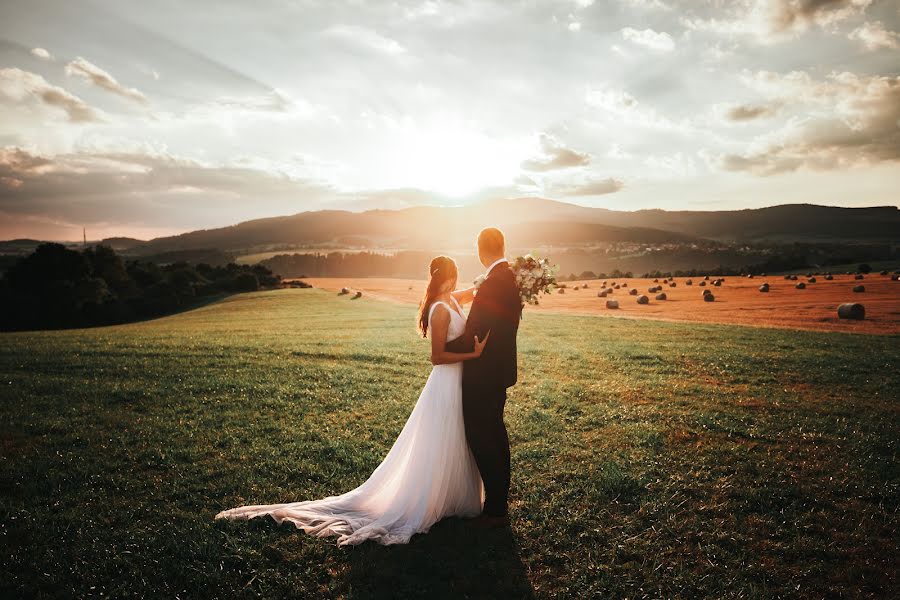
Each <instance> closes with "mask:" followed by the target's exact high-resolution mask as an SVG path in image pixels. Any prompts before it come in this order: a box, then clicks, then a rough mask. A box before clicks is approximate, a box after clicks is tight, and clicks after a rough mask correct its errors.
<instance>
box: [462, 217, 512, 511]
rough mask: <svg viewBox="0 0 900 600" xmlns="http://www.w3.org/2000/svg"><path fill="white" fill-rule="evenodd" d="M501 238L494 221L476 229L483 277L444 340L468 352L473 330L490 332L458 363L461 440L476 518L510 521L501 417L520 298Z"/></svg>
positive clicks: (509, 379) (506, 441)
mask: <svg viewBox="0 0 900 600" xmlns="http://www.w3.org/2000/svg"><path fill="white" fill-rule="evenodd" d="M505 254H506V240H505V239H504V238H503V232H501V231H500V230H499V229H497V228H495V227H488V228H487V229H483V230H482V231H481V233H479V234H478V258H479V260H481V264H482V265H484V266H485V268H486V269H487V271H486V276H487V278H486V279H485V280H484V282H483V283H482V284H481V286H480V287H479V288H478V292H477V293H476V294H475V300H474V302H473V303H472V308H471V309H470V310H469V318H468V320H467V322H466V332H465V334H464V335H461V336H459V337H458V338H456V339H455V340H453V341H452V342H450V343H448V344H447V350H448V351H449V352H470V351H471V350H472V343H473V340H474V338H475V336H476V335H477V336H478V338H479V339H484V336H485V335H487V333H488V332H490V333H491V337H490V339H489V340H488V343H487V345H486V346H485V347H484V351H483V353H482V355H481V356H480V357H478V358H474V359H472V360H467V361H465V362H464V363H463V379H462V386H463V389H462V401H463V421H464V422H465V427H466V441H467V442H468V443H469V447H470V448H471V449H472V454H473V455H474V457H475V462H476V463H477V464H478V470H479V471H480V472H481V479H482V481H483V482H484V492H485V499H484V512H483V514H482V515H481V517H479V521H480V524H481V525H483V526H487V527H497V526H505V525H508V524H509V516H508V513H507V501H508V498H509V471H510V464H509V437H508V436H507V434H506V425H505V424H504V423H503V408H504V406H506V388H508V387H511V386H512V385H514V384H515V383H516V334H517V333H518V330H519V318H520V317H521V314H522V302H521V300H520V299H519V288H518V286H517V285H516V277H515V275H514V274H513V272H512V270H511V269H510V268H509V263H508V262H507V261H506V258H505Z"/></svg>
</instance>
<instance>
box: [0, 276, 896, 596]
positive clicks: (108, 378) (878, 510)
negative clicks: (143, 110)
mask: <svg viewBox="0 0 900 600" xmlns="http://www.w3.org/2000/svg"><path fill="white" fill-rule="evenodd" d="M413 313H414V310H413V308H412V307H410V306H408V305H402V304H395V303H388V302H377V301H372V300H368V299H366V298H363V299H360V300H350V299H349V298H346V297H344V298H337V297H335V296H334V295H333V294H331V293H327V292H324V291H321V290H279V291H274V292H260V293H253V294H242V295H238V296H233V297H230V298H228V299H225V300H223V301H220V302H217V303H214V304H210V305H207V306H204V307H202V308H199V309H196V310H194V311H191V312H187V313H183V314H179V315H175V316H171V317H167V318H163V319H159V320H155V321H147V322H143V323H137V324H132V325H127V326H118V327H108V328H98V329H90V330H70V331H57V332H40V333H15V334H2V335H0V403H2V404H0V407H2V408H0V441H2V445H0V448H2V456H0V511H2V514H0V536H2V540H3V543H2V545H0V575H2V577H0V593H2V595H3V597H36V596H40V597H72V596H77V597H101V596H103V597H116V598H120V597H142V596H162V597H170V598H171V597H181V598H187V597H190V598H196V597H231V596H238V597H257V596H262V597H267V598H270V597H287V596H294V597H297V596H299V597H331V596H344V597H349V598H367V597H404V596H424V595H428V596H429V597H453V598H466V597H471V598H475V597H529V596H533V597H538V598H543V597H590V596H594V597H598V596H599V597H616V598H618V597H624V596H627V597H629V598H644V597H647V598H657V597H681V598H696V597H710V598H730V597H735V598H738V597H739V598H768V597H779V596H780V597H810V598H821V597H891V596H893V597H897V596H898V594H900V583H898V581H897V576H898V556H900V547H898V545H900V541H898V540H900V537H898V536H900V534H898V524H900V517H898V499H900V498H898V496H900V489H898V485H900V469H898V460H897V459H898V456H897V454H898V445H900V419H898V392H897V390H898V388H900V374H898V370H900V369H898V367H900V343H898V341H900V338H898V337H897V336H892V337H890V336H861V335H848V334H838V333H816V332H799V331H786V330H774V329H752V328H747V327H738V326H729V325H698V324H688V323H668V322H654V321H638V320H626V319H600V318H595V317H579V316H571V315H550V314H536V313H528V312H527V311H526V315H525V320H524V321H523V324H522V330H521V334H520V357H519V361H520V384H519V385H518V386H516V387H515V388H513V390H512V391H511V394H510V399H509V402H508V404H507V423H508V426H509V430H510V434H511V441H512V451H513V481H512V506H511V511H512V517H513V527H512V532H511V533H509V532H481V531H473V530H471V529H470V528H469V527H468V526H467V525H466V523H465V522H464V521H460V520H455V519H451V520H448V521H444V522H442V523H439V524H438V525H436V526H435V527H434V528H433V529H432V532H431V533H429V534H428V535H424V536H416V537H415V538H413V541H412V542H411V543H410V544H409V545H406V546H397V547H383V546H378V545H372V544H367V545H363V546H359V547H353V548H338V547H336V546H335V545H334V541H333V539H317V538H312V537H309V536H306V535H305V534H303V533H302V532H300V531H298V530H296V529H294V528H293V527H292V526H290V525H287V524H286V525H284V526H282V527H279V526H277V525H276V524H275V522H274V521H273V520H271V519H269V518H261V519H256V520H254V521H250V522H223V521H214V520H213V515H215V513H216V512H218V511H219V510H221V509H223V508H230V507H233V506H237V505H240V504H245V503H270V502H282V501H292V500H301V499H312V498H319V497H323V496H327V495H333V494H336V493H339V492H342V491H346V490H348V489H350V488H352V487H355V486H356V485H358V484H359V483H361V482H362V481H363V480H364V479H365V478H366V477H367V476H368V475H369V473H370V472H371V471H372V470H373V469H374V468H375V466H376V465H377V464H378V462H379V461H380V459H381V458H382V457H383V455H384V454H385V453H386V451H387V449H388V448H389V447H390V444H391V443H392V442H393V439H394V437H395V436H396V434H397V433H398V432H399V430H400V428H401V427H402V425H403V423H404V421H405V419H406V417H407V416H408V414H409V411H410V409H411V408H412V406H413V404H414V402H415V400H416V398H417V396H418V392H419V389H420V387H421V386H422V384H423V383H424V381H425V378H426V376H427V374H428V371H429V368H430V364H429V363H428V359H427V343H426V342H425V341H424V340H421V339H420V338H418V337H417V336H416V334H415V332H414V330H413V323H414V314H413Z"/></svg>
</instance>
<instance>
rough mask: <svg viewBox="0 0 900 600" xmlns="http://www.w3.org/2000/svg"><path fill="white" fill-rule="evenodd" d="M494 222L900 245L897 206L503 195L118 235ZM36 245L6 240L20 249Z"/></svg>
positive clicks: (374, 242)
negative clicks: (714, 207)
mask: <svg viewBox="0 0 900 600" xmlns="http://www.w3.org/2000/svg"><path fill="white" fill-rule="evenodd" d="M487 225H496V226H499V227H501V228H503V229H504V230H505V231H506V232H507V235H508V237H509V238H510V241H511V245H513V246H515V247H518V248H527V247H538V246H544V245H559V246H567V245H584V244H590V243H592V242H636V243H645V244H661V243H666V242H689V241H691V240H702V239H712V240H720V241H728V242H765V241H771V242H791V241H842V242H843V241H850V242H852V241H861V242H872V241H889V242H900V210H898V208H897V207H895V206H877V207H869V208H840V207H831V206H819V205H814V204H785V205H778V206H771V207H767V208H758V209H744V210H733V211H666V210H661V209H649V210H638V211H633V212H629V211H615V210H609V209H605V208H592V207H585V206H579V205H575V204H568V203H565V202H560V201H556V200H549V199H545V198H534V197H526V198H506V199H497V200H489V201H485V202H482V203H479V204H473V205H469V206H459V207H438V206H418V207H411V208H405V209H399V210H383V209H376V210H369V211H365V212H349V211H342V210H321V211H311V212H301V213H297V214H294V215H289V216H280V217H268V218H263V219H255V220H252V221H245V222H242V223H238V224H235V225H231V226H228V227H220V228H216V229H201V230H197V231H192V232H189V233H184V234H181V235H176V236H168V237H161V238H155V239H152V240H149V241H145V242H142V241H140V240H134V239H130V238H113V239H111V240H110V241H111V242H114V243H115V245H116V246H117V248H119V249H122V250H126V251H127V252H128V253H129V254H133V255H150V254H160V253H165V252H176V251H186V250H199V249H217V250H221V251H225V252H234V253H237V252H242V251H248V250H250V249H254V248H263V247H266V246H277V245H298V246H299V245H305V246H308V247H317V246H318V247H322V246H328V245H331V246H340V245H341V244H342V243H344V244H348V245H352V246H362V247H371V248H379V247H381V248H384V247H390V248H409V249H420V248H427V249H439V248H459V247H470V246H471V244H472V240H473V239H474V235H475V234H476V233H477V231H478V230H479V229H480V228H481V227H484V226H487ZM26 242H32V240H15V241H11V242H2V243H0V250H2V249H3V247H4V246H6V245H11V246H14V247H16V248H21V247H22V246H24V245H25V243H26Z"/></svg>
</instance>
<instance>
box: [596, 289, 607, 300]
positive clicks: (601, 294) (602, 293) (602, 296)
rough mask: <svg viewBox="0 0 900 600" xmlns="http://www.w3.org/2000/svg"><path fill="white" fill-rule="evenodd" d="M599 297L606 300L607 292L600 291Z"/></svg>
mask: <svg viewBox="0 0 900 600" xmlns="http://www.w3.org/2000/svg"><path fill="white" fill-rule="evenodd" d="M597 297H598V298H606V290H600V291H599V292H597Z"/></svg>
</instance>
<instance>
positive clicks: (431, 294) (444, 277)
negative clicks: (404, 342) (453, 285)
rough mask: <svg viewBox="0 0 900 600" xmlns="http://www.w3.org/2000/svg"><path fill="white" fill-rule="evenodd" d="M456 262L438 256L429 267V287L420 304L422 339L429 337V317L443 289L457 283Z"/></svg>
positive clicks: (446, 257) (426, 288)
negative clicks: (449, 284)
mask: <svg viewBox="0 0 900 600" xmlns="http://www.w3.org/2000/svg"><path fill="white" fill-rule="evenodd" d="M456 277H457V269H456V262H455V261H454V260H453V259H452V258H450V257H449V256H436V257H434V258H433V259H431V264H430V265H428V285H427V286H426V287H425V295H424V296H423V297H422V302H420V303H419V331H421V332H422V337H428V317H429V314H430V312H431V305H432V304H434V300H435V298H437V297H438V294H440V291H441V287H442V286H443V285H444V283H446V282H447V281H454V282H455V281H456Z"/></svg>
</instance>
